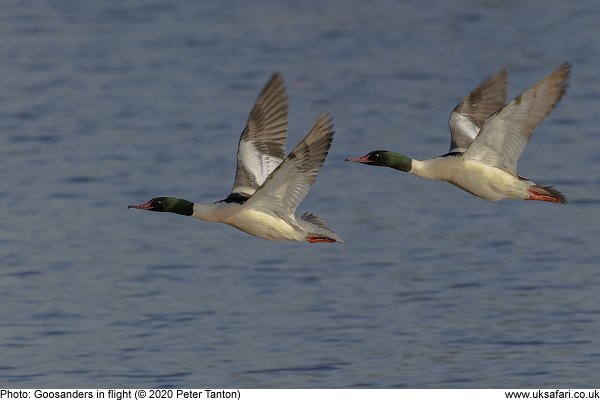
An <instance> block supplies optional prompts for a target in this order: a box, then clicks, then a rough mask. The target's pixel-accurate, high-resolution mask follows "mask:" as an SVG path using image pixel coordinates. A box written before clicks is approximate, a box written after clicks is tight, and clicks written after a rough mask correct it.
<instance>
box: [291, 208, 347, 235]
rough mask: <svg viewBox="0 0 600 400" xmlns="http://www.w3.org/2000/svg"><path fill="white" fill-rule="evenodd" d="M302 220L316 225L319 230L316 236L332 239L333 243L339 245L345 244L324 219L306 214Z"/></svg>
mask: <svg viewBox="0 0 600 400" xmlns="http://www.w3.org/2000/svg"><path fill="white" fill-rule="evenodd" d="M300 219H301V220H302V221H306V222H308V223H310V224H312V225H314V226H315V227H316V228H317V229H316V231H315V234H317V235H319V236H322V237H323V238H327V239H332V240H333V241H336V242H339V243H345V242H344V241H343V240H342V238H341V237H339V236H338V235H337V234H336V233H335V232H333V231H332V230H331V229H329V227H328V226H327V224H326V223H325V221H323V219H321V217H319V216H318V215H315V214H313V213H309V212H305V213H304V214H302V216H301V217H300Z"/></svg>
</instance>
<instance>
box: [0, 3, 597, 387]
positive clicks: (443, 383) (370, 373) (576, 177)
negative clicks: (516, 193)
mask: <svg viewBox="0 0 600 400" xmlns="http://www.w3.org/2000/svg"><path fill="white" fill-rule="evenodd" d="M480 3H481V2H476V1H469V0H462V1H454V2H445V1H434V2H421V1H403V2H396V1H389V2H385V1H384V2H375V3H373V2H360V1H350V2H344V3H343V4H342V3H340V2H322V1H314V2H312V1H310V2H294V1H273V2H260V3H257V2H244V3H235V4H233V3H230V2H220V1H214V2H211V1H203V2H192V1H180V2H171V1H166V0H165V1H143V2H142V1H127V2H123V1H102V2H100V1H97V2H91V1H88V2H81V1H74V0H72V1H66V0H64V1H53V2H37V1H21V0H18V1H17V0H13V1H6V2H3V7H2V13H0V33H1V35H0V37H1V40H0V89H1V91H0V92H1V95H0V130H1V134H0V176H1V184H0V199H1V204H2V206H1V207H0V208H1V210H0V214H1V221H2V223H1V224H2V229H0V249H1V250H0V300H1V301H0V384H1V385H2V386H6V387H44V386H46V387H48V386H50V387H57V386H59V387H96V386H99V387H109V386H113V387H132V386H145V387H157V386H164V387H170V386H176V387H179V386H194V387H198V386H216V387H271V388H275V387H293V388H312V387H327V388H336V387H428V388H438V387H461V388H467V387H507V386H508V387H539V386H542V387H565V386H580V387H581V386H584V387H587V386H597V384H598V376H599V372H600V371H599V367H598V365H600V335H599V334H598V332H599V331H600V299H599V296H598V293H599V288H600V246H599V238H600V212H599V206H600V201H599V200H598V198H599V196H600V193H599V186H600V157H599V156H598V154H600V140H599V133H598V126H599V124H600V116H599V113H598V110H599V109H600V108H599V107H600V68H599V64H600V42H599V41H598V37H600V25H599V24H598V15H599V13H600V5H599V4H598V3H597V2H594V1H580V2H559V1H549V2H529V1H524V2H521V1H519V2H516V1H504V2H485V4H480ZM565 60H569V61H570V62H571V63H572V64H573V75H572V77H571V81H570V88H569V92H568V94H567V96H566V97H565V98H564V99H563V101H562V102H561V103H560V104H559V106H558V107H557V108H556V109H555V110H554V111H553V113H552V114H551V116H550V117H549V118H548V119H547V120H546V121H545V122H544V123H543V124H542V126H541V127H540V128H539V129H538V130H536V132H535V134H534V136H533V139H532V140H531V143H530V145H529V146H528V148H527V150H526V151H525V154H524V156H523V158H522V159H521V162H520V163H519V171H520V173H521V174H523V175H525V176H528V177H531V178H533V179H536V180H538V181H541V182H544V183H547V184H551V185H554V186H556V187H557V188H559V189H560V190H561V191H563V192H564V193H565V194H567V195H568V196H569V198H570V203H569V204H568V205H567V206H557V205H554V204H548V203H542V202H524V201H506V202H499V203H491V202H486V201H483V200H480V199H478V198H475V197H472V196H470V195H468V194H466V193H464V192H462V191H460V190H457V189H456V188H454V187H452V186H450V185H448V184H445V183H440V182H432V181H426V180H421V179H418V178H416V177H413V176H409V175H407V174H402V173H400V172H398V171H393V170H390V169H383V168H369V167H365V166H362V165H357V164H346V163H344V162H343V160H344V158H345V157H347V156H358V155H362V154H364V153H366V152H367V151H369V150H373V149H379V148H388V149H392V150H396V151H401V152H403V153H405V154H407V155H410V156H413V157H415V158H429V157H431V156H434V155H437V154H442V153H445V152H446V150H447V147H448V142H449V134H448V128H447V117H448V115H449V112H450V110H451V109H452V108H453V107H454V106H455V105H456V103H457V102H458V101H459V100H460V99H461V98H462V97H463V96H464V95H465V94H466V93H468V92H469V90H471V89H472V88H474V87H475V85H476V84H477V83H479V82H480V81H481V80H482V79H484V78H485V77H486V76H488V75H489V74H491V73H493V72H495V71H497V70H498V69H500V68H501V67H503V66H506V67H508V69H509V74H510V89H509V94H510V96H511V97H512V96H514V95H516V94H518V93H519V92H520V91H521V90H523V89H525V88H527V87H528V86H529V85H531V84H533V83H534V82H535V81H537V80H538V79H540V78H541V77H543V76H544V75H545V74H547V73H548V72H550V71H551V70H553V69H554V68H555V67H557V66H558V65H559V64H560V63H562V62H563V61H565ZM275 70H277V71H281V72H282V73H283V74H284V76H285V77H286V80H287V84H288V92H289V95H290V135H289V136H290V140H289V143H288V149H291V147H292V146H293V145H295V143H297V141H298V140H300V138H301V137H303V136H304V134H305V133H306V131H307V130H308V129H309V127H310V126H311V124H312V122H313V121H314V119H315V118H316V116H317V115H318V113H320V112H323V111H325V112H330V113H332V115H333V116H334V117H335V123H336V136H335V141H334V143H333V147H332V149H331V152H330V154H329V156H328V159H327V162H326V164H325V167H324V168H323V170H322V171H321V173H320V174H319V179H318V181H317V183H316V184H315V186H314V187H313V190H312V191H311V193H310V194H309V196H308V198H307V199H306V200H305V202H304V203H303V204H302V205H301V207H300V210H299V211H300V212H304V211H307V210H309V211H312V212H315V213H317V214H319V215H321V216H323V217H324V218H325V219H326V220H327V221H328V222H329V224H330V225H331V226H332V227H333V228H334V229H335V230H336V231H337V232H339V233H340V235H342V237H344V238H345V239H346V241H347V244H346V245H310V244H303V243H291V244H286V243H284V244H281V243H273V242H268V241H264V240H260V239H257V238H254V237H252V236H249V235H246V234H244V233H242V232H239V231H237V230H235V229H232V228H230V227H228V226H225V225H218V224H209V223H203V222H201V221H197V220H193V219H191V218H184V217H181V216H177V215H173V214H154V213H147V212H141V211H137V210H135V211H132V210H129V211H128V210H127V207H126V206H127V205H128V204H131V203H139V202H143V201H146V200H148V199H149V198H151V197H154V196H157V195H173V196H178V197H182V198H187V199H190V200H194V201H198V202H209V201H214V200H218V199H221V198H223V197H224V196H225V195H226V194H227V193H228V190H229V189H230V188H231V182H232V180H233V176H234V168H235V149H236V146H237V141H238V139H239V134H240V133H241V130H242V127H243V125H244V123H245V120H246V116H247V113H248V111H249V110H250V108H251V106H252V103H253V101H254V99H255V97H256V95H257V94H258V92H259V91H260V89H261V88H262V86H263V84H264V83H265V81H266V80H267V78H268V77H269V75H270V74H271V73H272V71H275Z"/></svg>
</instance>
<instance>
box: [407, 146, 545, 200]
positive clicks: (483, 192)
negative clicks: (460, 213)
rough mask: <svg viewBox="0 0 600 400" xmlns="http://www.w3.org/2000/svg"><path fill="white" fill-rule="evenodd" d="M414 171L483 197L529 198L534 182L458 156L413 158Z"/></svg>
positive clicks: (496, 198) (490, 198)
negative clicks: (420, 159)
mask: <svg viewBox="0 0 600 400" xmlns="http://www.w3.org/2000/svg"><path fill="white" fill-rule="evenodd" d="M410 172H411V173H412V174H414V175H417V176H420V177H423V178H428V179H437V180H442V181H446V182H449V183H451V184H453V185H454V186H456V187H458V188H460V189H462V190H464V191H466V192H469V193H471V194H473V195H475V196H478V197H481V198H483V199H486V200H491V201H498V200H502V199H529V197H530V195H529V190H528V189H529V188H530V187H531V186H533V185H535V183H533V182H532V181H528V180H522V179H519V178H517V177H515V176H513V175H511V174H509V173H508V172H505V171H503V170H501V169H498V168H494V167H490V166H487V165H485V164H481V163H478V162H475V161H470V160H464V159H463V158H461V157H454V156H448V157H437V158H432V159H430V160H425V161H419V160H413V161H412V169H411V170H410Z"/></svg>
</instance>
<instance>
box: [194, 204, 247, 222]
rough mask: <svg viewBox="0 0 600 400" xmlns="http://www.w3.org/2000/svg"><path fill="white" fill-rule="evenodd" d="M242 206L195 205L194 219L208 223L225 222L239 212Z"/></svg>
mask: <svg viewBox="0 0 600 400" xmlns="http://www.w3.org/2000/svg"><path fill="white" fill-rule="evenodd" d="M239 207H240V205H239V204H236V203H223V202H217V203H210V204H200V203H194V213H193V214H192V217H194V218H198V219H201V220H203V221H208V222H225V220H226V219H227V218H228V217H230V216H231V215H232V214H234V213H235V212H236V211H238V210H239Z"/></svg>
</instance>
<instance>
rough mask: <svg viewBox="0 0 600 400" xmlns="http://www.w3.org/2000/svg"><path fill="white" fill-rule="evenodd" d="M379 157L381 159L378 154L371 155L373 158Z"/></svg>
mask: <svg viewBox="0 0 600 400" xmlns="http://www.w3.org/2000/svg"><path fill="white" fill-rule="evenodd" d="M379 157H381V155H380V154H379V153H375V154H373V158H379Z"/></svg>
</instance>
